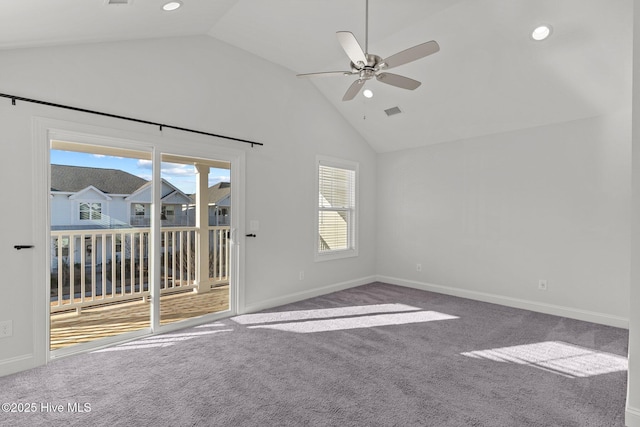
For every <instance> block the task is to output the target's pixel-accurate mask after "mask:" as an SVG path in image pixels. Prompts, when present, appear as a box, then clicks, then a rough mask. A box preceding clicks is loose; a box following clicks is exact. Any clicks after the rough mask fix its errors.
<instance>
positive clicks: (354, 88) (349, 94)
mask: <svg viewBox="0 0 640 427" xmlns="http://www.w3.org/2000/svg"><path fill="white" fill-rule="evenodd" d="M364 82H365V80H360V79H358V80H356V81H355V82H353V83H351V86H349V89H347V91H346V92H345V94H344V96H343V97H342V100H343V101H351V100H352V99H353V98H355V97H356V95H357V94H358V92H360V89H362V86H364Z"/></svg>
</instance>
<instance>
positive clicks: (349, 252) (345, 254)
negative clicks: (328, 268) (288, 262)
mask: <svg viewBox="0 0 640 427" xmlns="http://www.w3.org/2000/svg"><path fill="white" fill-rule="evenodd" d="M357 256H358V249H345V250H341V251H331V252H324V253H318V252H316V254H315V258H314V261H315V262H323V261H331V260H334V259H342V258H353V257H357Z"/></svg>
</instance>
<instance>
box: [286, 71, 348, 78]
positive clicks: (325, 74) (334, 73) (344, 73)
mask: <svg viewBox="0 0 640 427" xmlns="http://www.w3.org/2000/svg"><path fill="white" fill-rule="evenodd" d="M352 74H354V73H352V72H351V71H322V72H320V73H304V74H296V77H333V76H350V75H352Z"/></svg>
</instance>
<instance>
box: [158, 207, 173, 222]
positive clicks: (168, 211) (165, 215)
mask: <svg viewBox="0 0 640 427" xmlns="http://www.w3.org/2000/svg"><path fill="white" fill-rule="evenodd" d="M175 213H176V207H175V206H173V205H162V211H161V214H160V219H163V220H165V219H173V217H174V216H175Z"/></svg>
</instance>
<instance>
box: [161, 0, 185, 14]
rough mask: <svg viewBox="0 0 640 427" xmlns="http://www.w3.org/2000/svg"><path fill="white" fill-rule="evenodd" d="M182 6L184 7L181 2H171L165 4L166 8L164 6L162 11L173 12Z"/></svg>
mask: <svg viewBox="0 0 640 427" xmlns="http://www.w3.org/2000/svg"><path fill="white" fill-rule="evenodd" d="M180 6H182V2H181V1H170V2H169V3H165V4H164V6H162V9H164V10H166V11H167V12H171V11H172V10H176V9H177V8H179V7H180Z"/></svg>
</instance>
